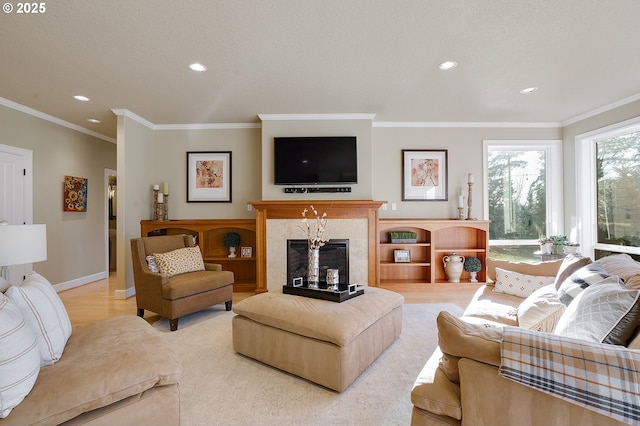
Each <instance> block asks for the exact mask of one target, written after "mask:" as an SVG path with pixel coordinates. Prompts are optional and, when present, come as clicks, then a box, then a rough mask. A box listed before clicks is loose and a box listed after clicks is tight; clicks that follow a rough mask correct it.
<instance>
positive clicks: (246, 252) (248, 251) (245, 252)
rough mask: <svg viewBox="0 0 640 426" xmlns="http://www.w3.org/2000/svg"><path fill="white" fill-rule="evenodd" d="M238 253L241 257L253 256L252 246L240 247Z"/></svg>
mask: <svg viewBox="0 0 640 426" xmlns="http://www.w3.org/2000/svg"><path fill="white" fill-rule="evenodd" d="M240 255H241V256H242V257H251V256H253V248H252V247H241V248H240Z"/></svg>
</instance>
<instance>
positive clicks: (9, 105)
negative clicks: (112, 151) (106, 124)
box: [0, 98, 116, 143]
mask: <svg viewBox="0 0 640 426" xmlns="http://www.w3.org/2000/svg"><path fill="white" fill-rule="evenodd" d="M0 105H4V106H6V107H7V108H11V109H15V110H16V111H20V112H23V113H25V114H29V115H31V116H33V117H36V118H40V119H42V120H46V121H49V122H51V123H54V124H57V125H59V126H62V127H66V128H68V129H71V130H75V131H77V132H80V133H84V134H85V135H89V136H93V137H94V138H98V139H102V140H104V141H107V142H111V143H116V140H115V139H113V138H110V137H108V136H105V135H103V134H100V133H97V132H94V131H93V130H89V129H87V128H85V127H82V126H78V125H77V124H73V123H70V122H68V121H65V120H61V119H59V118H57V117H54V116H52V115H49V114H45V113H44V112H40V111H38V110H35V109H33V108H29V107H28V106H24V105H22V104H19V103H17V102H13V101H10V100H9V99H6V98H0Z"/></svg>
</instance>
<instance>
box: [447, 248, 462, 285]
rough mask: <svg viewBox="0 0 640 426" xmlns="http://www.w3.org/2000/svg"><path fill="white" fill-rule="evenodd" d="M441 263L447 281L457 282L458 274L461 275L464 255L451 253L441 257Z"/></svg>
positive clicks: (458, 279)
mask: <svg viewBox="0 0 640 426" xmlns="http://www.w3.org/2000/svg"><path fill="white" fill-rule="evenodd" d="M442 263H443V264H444V271H445V273H446V274H447V279H448V280H449V282H450V283H459V282H460V275H462V268H463V266H464V256H459V255H457V254H455V253H451V254H450V255H448V256H445V257H443V258H442Z"/></svg>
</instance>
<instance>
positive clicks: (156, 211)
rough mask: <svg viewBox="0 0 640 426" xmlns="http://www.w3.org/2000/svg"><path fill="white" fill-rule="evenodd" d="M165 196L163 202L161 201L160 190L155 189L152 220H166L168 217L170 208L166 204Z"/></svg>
mask: <svg viewBox="0 0 640 426" xmlns="http://www.w3.org/2000/svg"><path fill="white" fill-rule="evenodd" d="M164 197H166V196H163V201H160V190H158V189H155V188H153V209H152V212H151V220H166V219H165V216H166V217H168V210H167V209H168V206H167V203H166V202H165V200H164Z"/></svg>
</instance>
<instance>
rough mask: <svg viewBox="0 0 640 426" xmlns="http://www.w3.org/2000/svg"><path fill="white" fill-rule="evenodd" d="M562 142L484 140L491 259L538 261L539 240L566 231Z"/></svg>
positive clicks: (486, 204)
mask: <svg viewBox="0 0 640 426" xmlns="http://www.w3.org/2000/svg"><path fill="white" fill-rule="evenodd" d="M561 157H562V151H561V142H560V141H484V158H485V173H484V175H485V177H486V182H485V188H486V192H485V203H484V205H485V217H487V218H488V219H489V220H490V221H491V223H490V224H489V246H490V256H492V257H502V258H512V259H520V260H540V257H537V256H536V255H535V254H534V253H535V252H536V251H537V250H538V249H539V244H538V239H539V238H540V237H541V236H550V235H559V234H561V233H562V232H561V231H562V217H563V216H562V166H561V164H562V158H561Z"/></svg>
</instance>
